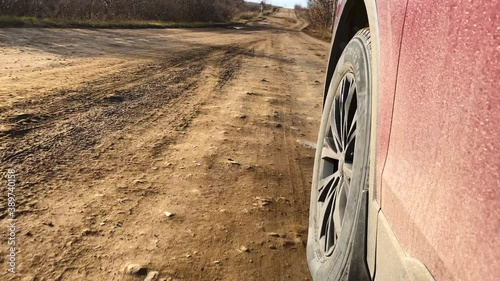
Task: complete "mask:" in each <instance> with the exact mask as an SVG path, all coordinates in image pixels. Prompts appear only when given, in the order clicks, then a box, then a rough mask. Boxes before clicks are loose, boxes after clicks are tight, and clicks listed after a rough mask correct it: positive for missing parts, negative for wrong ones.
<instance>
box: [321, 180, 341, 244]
mask: <svg viewBox="0 0 500 281" xmlns="http://www.w3.org/2000/svg"><path fill="white" fill-rule="evenodd" d="M336 190H337V189H336V188H334V189H333V191H332V192H331V193H330V194H329V195H328V196H327V198H326V200H325V202H324V203H323V204H322V206H321V209H320V210H319V214H320V218H321V231H320V233H321V235H322V236H323V235H325V234H326V233H327V231H328V220H329V219H330V216H331V215H332V212H333V202H334V201H335V197H336V194H337V191H336Z"/></svg>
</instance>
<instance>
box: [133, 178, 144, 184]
mask: <svg viewBox="0 0 500 281" xmlns="http://www.w3.org/2000/svg"><path fill="white" fill-rule="evenodd" d="M145 182H146V181H145V180H142V179H138V180H135V181H134V183H135V184H139V183H145Z"/></svg>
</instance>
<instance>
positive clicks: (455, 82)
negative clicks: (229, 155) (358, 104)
mask: <svg viewBox="0 0 500 281" xmlns="http://www.w3.org/2000/svg"><path fill="white" fill-rule="evenodd" d="M349 2H363V3H362V4H364V5H365V6H366V11H367V14H368V15H367V17H368V19H369V27H370V31H371V33H372V45H373V46H374V48H373V50H374V53H373V54H372V55H373V57H374V59H373V60H374V64H373V68H374V69H373V72H374V73H375V75H374V78H375V79H374V80H375V82H374V83H375V84H376V85H374V86H375V87H376V89H377V91H378V100H377V101H376V102H377V108H378V110H377V118H376V121H375V122H376V123H375V124H376V125H377V126H376V127H377V132H376V146H375V147H376V161H375V165H376V169H375V171H376V176H375V198H376V201H377V202H378V204H379V206H380V210H381V212H382V213H383V214H384V215H385V217H386V219H387V221H388V223H389V225H390V227H391V229H392V231H393V233H394V235H395V237H396V238H397V240H398V241H399V243H400V245H401V247H402V248H403V250H404V251H405V252H406V253H407V254H408V256H411V257H412V258H415V259H417V260H419V261H420V262H422V263H423V264H424V265H425V266H426V267H427V269H428V270H429V272H430V273H431V274H432V276H433V277H434V278H435V280H438V281H447V280H474V281H475V280H482V281H493V280H498V278H500V277H499V276H500V262H499V260H500V242H499V239H498V237H499V235H500V195H499V193H500V91H499V86H500V85H499V76H500V68H499V62H500V49H499V48H500V47H499V45H500V43H499V37H500V31H499V28H500V21H499V13H498V11H500V4H499V2H498V1H486V0H481V1H453V0H444V1H439V2H434V1H426V0H398V1H392V0H378V1H376V2H375V1H369V0H366V1H356V0H342V1H339V2H338V5H337V12H336V21H335V22H336V25H337V26H336V27H334V30H337V31H338V30H339V28H340V27H339V26H338V25H339V21H340V18H341V17H342V15H343V13H346V8H345V7H347V6H348V5H349V4H350V5H352V3H349ZM334 37H335V34H334ZM332 44H333V45H335V44H339V42H335V38H334V40H333V42H332ZM334 49H335V48H334V47H333V48H332V54H331V56H330V66H331V65H332V64H335V54H334V52H335V50H334ZM375 52H376V53H375ZM327 83H328V77H327ZM372 124H374V123H372ZM381 251H382V252H383V251H384V249H381V248H377V249H376V253H377V254H376V256H377V257H378V256H379V254H380V252H381ZM371 269H372V271H373V272H372V275H374V276H375V279H376V275H377V274H376V272H377V269H373V268H371Z"/></svg>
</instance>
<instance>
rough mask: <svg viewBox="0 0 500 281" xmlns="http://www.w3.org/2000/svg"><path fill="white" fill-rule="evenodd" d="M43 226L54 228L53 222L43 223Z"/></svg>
mask: <svg viewBox="0 0 500 281" xmlns="http://www.w3.org/2000/svg"><path fill="white" fill-rule="evenodd" d="M43 224H44V225H46V226H49V227H54V224H53V223H52V222H51V221H46V222H43Z"/></svg>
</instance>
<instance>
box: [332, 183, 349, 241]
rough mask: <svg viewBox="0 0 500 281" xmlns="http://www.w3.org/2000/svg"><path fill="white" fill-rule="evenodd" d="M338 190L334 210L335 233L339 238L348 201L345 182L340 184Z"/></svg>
mask: <svg viewBox="0 0 500 281" xmlns="http://www.w3.org/2000/svg"><path fill="white" fill-rule="evenodd" d="M337 190H338V191H337V196H335V205H334V208H333V209H334V210H333V222H334V226H335V233H336V234H337V236H340V232H341V231H342V224H343V220H344V211H345V202H346V199H347V194H346V191H347V190H346V188H345V181H342V182H341V184H339V186H338V187H337Z"/></svg>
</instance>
